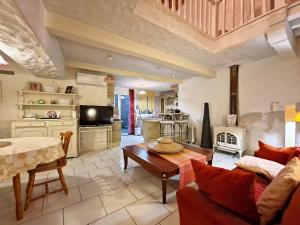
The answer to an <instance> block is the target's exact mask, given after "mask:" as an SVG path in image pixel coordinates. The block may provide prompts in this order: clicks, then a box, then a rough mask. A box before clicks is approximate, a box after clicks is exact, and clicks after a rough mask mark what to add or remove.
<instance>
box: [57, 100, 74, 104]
mask: <svg viewBox="0 0 300 225" xmlns="http://www.w3.org/2000/svg"><path fill="white" fill-rule="evenodd" d="M58 104H60V105H71V104H72V100H71V99H68V98H61V99H59V100H58Z"/></svg>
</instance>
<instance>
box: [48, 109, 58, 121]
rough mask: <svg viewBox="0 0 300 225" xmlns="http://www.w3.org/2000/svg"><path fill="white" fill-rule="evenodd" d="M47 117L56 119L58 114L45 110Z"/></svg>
mask: <svg viewBox="0 0 300 225" xmlns="http://www.w3.org/2000/svg"><path fill="white" fill-rule="evenodd" d="M47 117H48V118H49V119H58V118H59V115H58V114H57V113H56V112H55V111H49V112H47Z"/></svg>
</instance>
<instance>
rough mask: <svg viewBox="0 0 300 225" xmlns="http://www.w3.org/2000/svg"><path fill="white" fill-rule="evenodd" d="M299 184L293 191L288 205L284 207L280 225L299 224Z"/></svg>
mask: <svg viewBox="0 0 300 225" xmlns="http://www.w3.org/2000/svg"><path fill="white" fill-rule="evenodd" d="M299 202H300V185H298V187H297V189H296V190H295V191H294V193H293V195H292V197H291V201H290V203H289V204H288V207H287V208H286V209H285V211H284V213H283V218H282V222H281V224H282V225H296V224H299V221H300V219H299V215H300V204H299Z"/></svg>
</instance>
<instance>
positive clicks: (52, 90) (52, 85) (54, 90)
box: [43, 82, 58, 93]
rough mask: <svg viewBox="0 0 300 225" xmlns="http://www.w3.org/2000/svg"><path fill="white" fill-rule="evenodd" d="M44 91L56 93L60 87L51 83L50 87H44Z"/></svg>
mask: <svg viewBox="0 0 300 225" xmlns="http://www.w3.org/2000/svg"><path fill="white" fill-rule="evenodd" d="M43 89H44V92H49V93H56V92H57V89H58V87H57V85H56V84H55V83H54V82H51V84H49V85H44V86H43Z"/></svg>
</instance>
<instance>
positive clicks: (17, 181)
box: [13, 174, 23, 220]
mask: <svg viewBox="0 0 300 225" xmlns="http://www.w3.org/2000/svg"><path fill="white" fill-rule="evenodd" d="M13 186H14V194H15V199H16V216H17V220H21V219H23V205H22V197H21V178H20V174H17V175H16V176H14V177H13Z"/></svg>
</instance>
